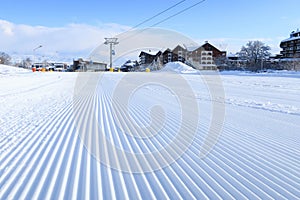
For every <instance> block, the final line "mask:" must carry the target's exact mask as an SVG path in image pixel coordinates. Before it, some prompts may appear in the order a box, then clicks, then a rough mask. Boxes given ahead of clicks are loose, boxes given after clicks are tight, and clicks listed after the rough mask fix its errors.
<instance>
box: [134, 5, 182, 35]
mask: <svg viewBox="0 0 300 200" xmlns="http://www.w3.org/2000/svg"><path fill="white" fill-rule="evenodd" d="M185 1H186V0H182V1H180V2H178V3H176V4H174V5H172V6H171V7H169V8H167V9H165V10H163V11H161V12H159V13H157V14H156V15H154V16H152V17H150V18H148V19H146V20H144V21H142V22H141V23H139V24H137V25H135V26H134V27H132V28H131V29H130V30H132V29H135V28H137V27H139V26H141V25H143V24H145V23H147V22H149V21H150V20H152V19H154V18H156V17H158V16H159V15H161V14H163V13H165V12H167V11H169V10H171V9H173V8H175V7H176V6H178V5H180V4H182V3H183V2H185Z"/></svg>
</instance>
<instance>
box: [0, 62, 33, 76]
mask: <svg viewBox="0 0 300 200" xmlns="http://www.w3.org/2000/svg"><path fill="white" fill-rule="evenodd" d="M28 72H30V70H28V69H24V68H19V67H13V66H9V65H1V64H0V76H10V75H14V74H23V73H28Z"/></svg>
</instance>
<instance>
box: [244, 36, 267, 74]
mask: <svg viewBox="0 0 300 200" xmlns="http://www.w3.org/2000/svg"><path fill="white" fill-rule="evenodd" d="M270 50H271V48H270V47H269V46H267V45H265V44H264V43H263V42H261V41H249V42H248V43H247V44H246V46H243V47H242V49H241V51H240V52H239V53H238V54H239V56H240V57H241V58H242V59H244V60H247V68H248V69H249V70H251V71H257V70H258V69H261V67H262V65H263V61H264V60H266V58H267V57H268V56H270V55H271V53H270Z"/></svg>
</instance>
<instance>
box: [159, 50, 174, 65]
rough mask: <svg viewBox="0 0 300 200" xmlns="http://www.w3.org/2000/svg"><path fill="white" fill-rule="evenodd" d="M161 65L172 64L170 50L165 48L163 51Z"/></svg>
mask: <svg viewBox="0 0 300 200" xmlns="http://www.w3.org/2000/svg"><path fill="white" fill-rule="evenodd" d="M162 61H163V62H162V63H163V64H167V63H169V62H173V61H174V60H173V52H172V50H171V49H169V48H167V49H166V50H164V51H163V53H162Z"/></svg>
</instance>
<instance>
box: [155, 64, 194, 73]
mask: <svg viewBox="0 0 300 200" xmlns="http://www.w3.org/2000/svg"><path fill="white" fill-rule="evenodd" d="M160 71H162V72H176V73H179V74H198V73H199V72H198V70H196V69H194V68H192V67H190V66H188V65H186V64H184V63H182V62H171V63H167V64H166V65H165V67H164V68H162V69H161V70H160Z"/></svg>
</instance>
